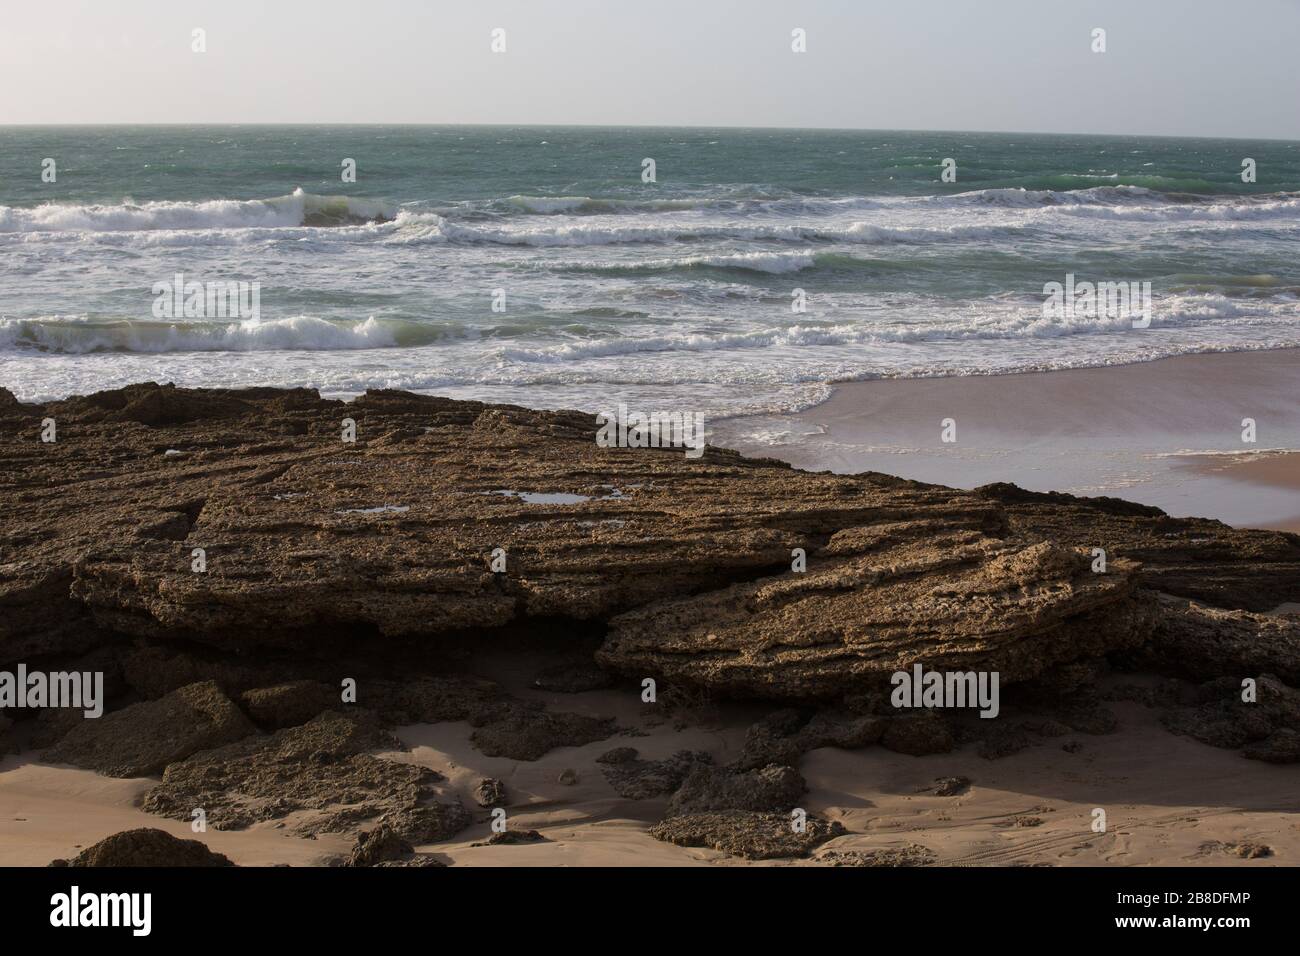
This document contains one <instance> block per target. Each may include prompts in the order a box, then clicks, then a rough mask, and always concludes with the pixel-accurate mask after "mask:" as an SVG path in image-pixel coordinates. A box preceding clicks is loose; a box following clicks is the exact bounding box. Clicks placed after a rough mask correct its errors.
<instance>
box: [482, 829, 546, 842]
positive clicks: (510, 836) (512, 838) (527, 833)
mask: <svg viewBox="0 0 1300 956" xmlns="http://www.w3.org/2000/svg"><path fill="white" fill-rule="evenodd" d="M549 842H550V841H549V840H547V839H546V837H544V836H542V835H541V834H540V833H538V832H537V831H536V830H504V831H502V832H501V833H494V834H492V835H491V836H490V837H488V838H487V839H486V840H483V841H481V842H479V843H471V844H470V846H515V845H518V844H521V843H549Z"/></svg>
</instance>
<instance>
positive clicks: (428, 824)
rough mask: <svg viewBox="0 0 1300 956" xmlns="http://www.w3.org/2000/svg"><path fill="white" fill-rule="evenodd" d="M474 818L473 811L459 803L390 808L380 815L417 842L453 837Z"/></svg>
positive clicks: (418, 843) (397, 830)
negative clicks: (471, 812)
mask: <svg viewBox="0 0 1300 956" xmlns="http://www.w3.org/2000/svg"><path fill="white" fill-rule="evenodd" d="M473 822H474V818H473V816H471V815H470V812H469V811H468V810H466V809H465V808H464V807H462V806H461V805H460V804H459V803H430V804H423V805H421V806H417V807H403V808H401V809H399V810H390V811H389V812H387V813H385V814H384V815H383V816H382V817H380V818H379V824H380V826H386V827H388V828H389V829H391V830H392V831H393V832H394V833H396V834H398V835H399V836H401V837H402V838H403V839H405V840H409V841H410V842H411V843H414V844H417V845H423V844H425V843H441V842H443V841H444V840H450V839H451V838H452V837H454V836H455V835H456V834H457V833H460V832H461V831H462V830H464V829H465V828H466V827H468V826H469V825H470V824H471V823H473Z"/></svg>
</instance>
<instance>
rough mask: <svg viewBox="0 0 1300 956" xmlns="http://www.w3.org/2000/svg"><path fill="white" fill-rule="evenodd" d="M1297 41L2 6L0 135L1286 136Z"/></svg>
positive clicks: (1075, 11)
mask: <svg viewBox="0 0 1300 956" xmlns="http://www.w3.org/2000/svg"><path fill="white" fill-rule="evenodd" d="M196 28H199V29H202V30H204V31H205V34H206V44H207V50H206V52H204V53H195V52H193V50H192V48H191V47H192V31H193V30H194V29H196ZM497 28H500V29H503V30H504V31H505V43H506V50H505V52H504V53H494V52H493V51H492V49H491V42H492V31H493V30H494V29H497ZM796 28H800V29H803V30H804V31H806V36H807V52H805V53H794V52H792V50H791V31H792V30H794V29H796ZM1095 28H1101V29H1104V30H1105V31H1106V52H1104V53H1096V52H1093V49H1092V47H1093V42H1094V41H1093V30H1094V29H1095ZM1298 49H1300V0H1233V2H1231V3H1223V2H1221V0H906V2H900V0H798V2H794V0H645V2H640V3H638V2H634V0H522V2H514V0H510V2H498V0H365V2H352V0H347V2H345V0H311V2H307V0H274V2H272V0H218V2H206V0H112V2H104V0H62V2H60V3H58V4H35V3H29V2H25V0H0V89H3V90H4V91H6V92H5V93H4V95H3V96H0V124H30V123H53V124H76V123H182V124H203V123H487V124H511V125H513V124H540V125H561V124H574V125H614V126H632V125H644V126H774V127H803V128H810V127H834V128H847V129H934V130H990V131H996V130H1006V131H1015V132H1021V131H1027V132H1057V133H1114V134H1137V135H1166V136H1227V137H1244V138H1276V139H1300V53H1298V52H1297V50H1298Z"/></svg>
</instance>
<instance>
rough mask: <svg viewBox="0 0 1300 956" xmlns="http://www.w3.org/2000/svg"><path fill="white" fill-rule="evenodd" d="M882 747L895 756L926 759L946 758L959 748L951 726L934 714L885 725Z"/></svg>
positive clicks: (925, 713)
mask: <svg viewBox="0 0 1300 956" xmlns="http://www.w3.org/2000/svg"><path fill="white" fill-rule="evenodd" d="M880 744H881V746H883V747H884V748H885V749H887V750H892V751H894V752H895V753H900V754H910V755H911V756H913V757H923V756H926V755H927V754H946V753H948V752H949V751H951V750H952V748H953V746H954V745H955V741H954V740H953V736H952V731H951V730H950V729H949V728H948V724H947V722H946V721H945V720H944V719H943V717H942V716H940V715H939V714H938V713H936V712H934V711H925V712H923V713H919V714H909V715H906V716H901V717H894V718H892V719H891V720H890V721H889V722H888V723H887V724H886V725H885V733H884V736H882V737H881V739H880Z"/></svg>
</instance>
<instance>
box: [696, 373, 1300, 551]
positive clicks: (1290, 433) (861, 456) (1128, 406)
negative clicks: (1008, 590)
mask: <svg viewBox="0 0 1300 956" xmlns="http://www.w3.org/2000/svg"><path fill="white" fill-rule="evenodd" d="M1248 418H1249V419H1253V420H1254V422H1255V441H1254V442H1253V443H1249V442H1246V441H1244V440H1243V425H1242V422H1243V419H1248ZM945 420H951V422H952V424H953V425H954V426H955V438H956V441H954V442H945V441H944V440H943V437H944V435H943V431H944V426H945ZM711 441H713V442H714V443H715V444H719V445H723V446H726V447H730V448H735V449H737V450H738V451H741V452H743V453H745V454H747V455H755V456H767V457H773V458H780V459H783V460H785V461H789V462H790V463H791V464H793V465H795V466H796V467H798V468H803V469H806V470H810V471H823V470H829V471H834V472H838V473H851V472H858V471H880V472H885V473H888V474H893V475H899V476H902V477H905V478H914V479H917V480H920V481H926V482H933V483H936V484H944V485H950V486H955V487H959V488H974V487H977V486H979V485H982V484H987V483H990V482H999V481H1009V482H1013V483H1015V484H1018V485H1020V486H1022V487H1024V488H1028V489H1030V490H1033V491H1063V492H1070V493H1073V494H1080V495H1110V496H1114V497H1119V498H1125V499H1128V500H1131V501H1138V502H1141V503H1143V504H1149V505H1155V506H1157V507H1159V508H1163V509H1164V510H1165V511H1167V512H1168V513H1169V514H1171V515H1174V516H1175V517H1190V516H1199V517H1208V518H1218V519H1220V520H1222V521H1224V522H1226V523H1228V524H1232V525H1236V526H1241V527H1264V528H1287V529H1295V528H1297V527H1300V454H1284V453H1283V452H1297V451H1300V350H1295V349H1283V350H1277V351H1270V352H1236V353H1214V354H1206V355H1193V356H1181V357H1178V358H1172V359H1162V360H1160V361H1156V362H1149V363H1144V364H1138V365H1124V366H1115V367H1109V368H1096V369H1077V370H1067V371H1057V372H1035V373H1026V374H1020V375H996V376H973V377H963V378H935V379H906V380H902V379H899V380H880V381H872V382H855V383H849V384H845V385H842V386H840V387H839V388H838V389H837V390H836V391H835V392H834V393H833V394H832V396H831V398H830V399H829V400H827V401H826V402H824V403H822V404H821V405H818V406H816V407H814V408H811V409H808V410H806V411H803V412H800V413H797V414H794V415H788V416H775V415H765V416H750V417H744V418H734V419H727V420H723V421H719V422H717V423H715V425H714V428H713V434H712V437H711Z"/></svg>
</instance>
